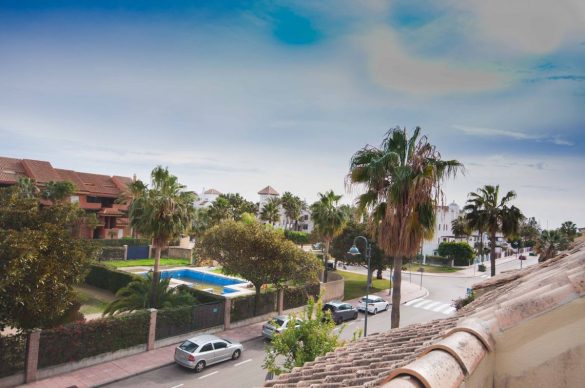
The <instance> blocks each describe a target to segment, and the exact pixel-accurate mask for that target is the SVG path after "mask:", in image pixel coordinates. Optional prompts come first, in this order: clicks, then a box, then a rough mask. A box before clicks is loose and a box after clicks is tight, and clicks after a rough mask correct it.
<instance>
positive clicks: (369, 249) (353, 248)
mask: <svg viewBox="0 0 585 388" xmlns="http://www.w3.org/2000/svg"><path fill="white" fill-rule="evenodd" d="M360 238H361V239H363V240H364V242H365V244H366V260H367V262H368V276H367V280H366V310H365V311H364V315H365V316H366V317H365V319H364V337H367V335H368V302H369V299H370V276H371V271H370V256H371V255H372V246H371V244H370V243H368V239H367V238H365V237H364V236H357V237H356V238H354V239H353V245H352V246H351V248H349V251H348V252H347V253H349V254H350V255H352V256H355V255H359V254H361V252H360V250H359V249H358V247H357V246H356V245H355V244H356V242H357V240H358V239H360Z"/></svg>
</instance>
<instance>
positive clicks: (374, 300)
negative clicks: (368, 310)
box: [362, 298, 378, 303]
mask: <svg viewBox="0 0 585 388" xmlns="http://www.w3.org/2000/svg"><path fill="white" fill-rule="evenodd" d="M366 300H367V301H368V303H375V302H378V299H372V298H369V299H368V298H362V302H364V303H365V302H366Z"/></svg>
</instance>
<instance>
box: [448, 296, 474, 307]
mask: <svg viewBox="0 0 585 388" xmlns="http://www.w3.org/2000/svg"><path fill="white" fill-rule="evenodd" d="M474 300H475V293H473V292H472V293H471V294H469V295H467V296H466V297H465V298H459V299H455V300H454V301H453V307H455V309H457V310H461V309H462V308H463V307H465V306H467V305H468V304H470V303H471V302H473V301H474Z"/></svg>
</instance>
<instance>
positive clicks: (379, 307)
mask: <svg viewBox="0 0 585 388" xmlns="http://www.w3.org/2000/svg"><path fill="white" fill-rule="evenodd" d="M366 298H367V299H368V312H369V313H370V314H378V312H379V311H387V310H388V308H389V307H390V303H388V302H386V301H385V300H384V299H382V298H380V297H379V296H376V295H369V296H364V297H362V298H361V299H360V301H359V302H358V305H357V309H358V311H365V310H366Z"/></svg>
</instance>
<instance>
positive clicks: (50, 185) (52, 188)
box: [41, 181, 75, 202]
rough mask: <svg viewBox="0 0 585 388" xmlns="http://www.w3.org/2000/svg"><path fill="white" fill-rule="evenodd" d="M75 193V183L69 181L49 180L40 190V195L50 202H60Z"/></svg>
mask: <svg viewBox="0 0 585 388" xmlns="http://www.w3.org/2000/svg"><path fill="white" fill-rule="evenodd" d="M74 193H75V185H74V184H73V183H71V182H69V181H59V182H55V181H50V182H47V184H46V185H45V188H44V189H43V190H42V191H41V197H42V198H43V199H48V200H49V201H51V202H62V201H64V200H65V199H67V198H69V197H70V196H71V195H72V194H74Z"/></svg>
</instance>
